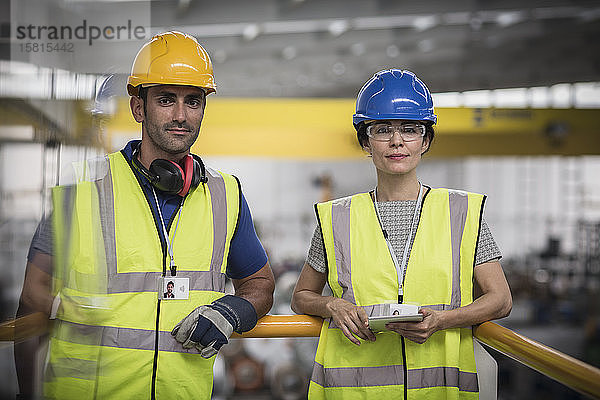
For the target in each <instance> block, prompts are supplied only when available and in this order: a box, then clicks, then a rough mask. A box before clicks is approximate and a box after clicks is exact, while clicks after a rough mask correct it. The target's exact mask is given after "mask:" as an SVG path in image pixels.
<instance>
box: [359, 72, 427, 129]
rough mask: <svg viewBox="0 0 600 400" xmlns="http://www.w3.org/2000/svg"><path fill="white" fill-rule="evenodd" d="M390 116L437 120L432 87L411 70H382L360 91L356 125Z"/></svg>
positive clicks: (389, 117)
mask: <svg viewBox="0 0 600 400" xmlns="http://www.w3.org/2000/svg"><path fill="white" fill-rule="evenodd" d="M390 119H407V120H415V121H431V122H432V123H433V124H435V123H436V122H437V115H435V114H434V109H433V99H432V97H431V93H430V92H429V89H427V86H425V84H424V83H423V81H421V80H420V79H419V78H417V76H416V75H415V74H414V73H412V72H410V71H407V70H400V69H386V70H383V71H379V72H377V73H375V75H373V77H372V78H371V79H369V80H368V81H367V83H365V84H364V86H363V87H362V89H360V92H359V93H358V97H357V98H356V113H355V114H354V115H353V117H352V122H353V123H354V128H356V129H358V125H359V124H360V123H361V122H364V121H369V120H390Z"/></svg>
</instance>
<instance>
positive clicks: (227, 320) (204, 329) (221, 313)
mask: <svg viewBox="0 0 600 400" xmlns="http://www.w3.org/2000/svg"><path fill="white" fill-rule="evenodd" d="M256 322H257V315H256V310H255V309H254V306H253V305H252V303H250V302H249V301H248V300H246V299H244V298H242V297H238V296H232V295H227V296H224V297H221V298H220V299H217V300H215V301H213V302H212V303H211V304H208V305H205V306H200V307H197V308H196V309H195V310H194V311H192V312H191V313H189V314H188V316H187V317H185V318H184V319H182V320H181V321H179V323H178V324H177V325H175V328H173V330H172V331H171V335H173V336H174V337H175V340H177V341H178V342H179V343H181V344H182V345H183V347H184V348H185V349H190V348H192V347H196V348H197V349H198V350H199V351H200V355H201V356H202V357H204V358H210V357H212V356H214V355H215V354H217V352H218V351H219V349H220V348H221V347H222V346H223V345H224V344H227V343H228V342H229V337H230V336H231V334H232V333H233V332H234V331H235V332H237V333H242V332H246V331H249V330H250V329H252V328H254V326H256Z"/></svg>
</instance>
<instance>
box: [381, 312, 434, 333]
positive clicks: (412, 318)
mask: <svg viewBox="0 0 600 400" xmlns="http://www.w3.org/2000/svg"><path fill="white" fill-rule="evenodd" d="M421 321H423V314H411V315H383V316H379V317H369V329H371V330H372V331H373V332H380V331H385V330H387V329H386V327H385V324H388V323H390V322H421Z"/></svg>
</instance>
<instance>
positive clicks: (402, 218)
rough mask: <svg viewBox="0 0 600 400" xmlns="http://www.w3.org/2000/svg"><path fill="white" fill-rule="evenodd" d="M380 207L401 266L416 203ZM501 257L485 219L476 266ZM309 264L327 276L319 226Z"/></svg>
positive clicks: (382, 204)
mask: <svg viewBox="0 0 600 400" xmlns="http://www.w3.org/2000/svg"><path fill="white" fill-rule="evenodd" d="M377 206H378V208H379V212H380V216H381V223H382V224H383V228H384V229H385V230H386V231H387V233H388V238H389V239H390V243H391V244H392V247H393V248H394V253H396V257H397V258H398V262H400V263H401V262H402V261H401V260H402V253H403V252H404V246H406V240H407V239H408V234H409V230H410V224H411V220H412V218H413V214H414V212H415V207H416V206H417V201H416V200H398V201H383V202H382V201H378V202H377ZM418 213H419V210H417V214H418ZM414 240H415V235H414V233H413V236H412V238H411V244H410V248H411V249H412V245H413V242H414ZM501 257H502V253H500V249H499V248H498V245H497V244H496V241H495V240H494V238H493V237H492V233H491V232H490V229H489V228H488V226H487V224H486V222H485V219H483V218H482V221H481V228H480V231H479V241H478V242H477V254H475V265H479V264H483V263H485V262H488V261H492V260H498V259H500V258H501ZM409 258H410V249H409ZM306 262H307V264H308V265H310V266H311V267H313V268H314V269H315V270H316V271H318V272H323V273H325V272H327V266H326V265H325V253H324V251H323V239H322V237H321V230H320V229H319V227H318V226H317V227H316V228H315V232H314V234H313V237H312V240H311V243H310V249H309V250H308V257H307V258H306Z"/></svg>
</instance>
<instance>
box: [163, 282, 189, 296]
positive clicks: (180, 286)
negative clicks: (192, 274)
mask: <svg viewBox="0 0 600 400" xmlns="http://www.w3.org/2000/svg"><path fill="white" fill-rule="evenodd" d="M161 293H162V296H161V298H162V299H163V300H187V299H188V298H189V294H190V279H189V278H175V277H164V278H163V284H162V292H161Z"/></svg>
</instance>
